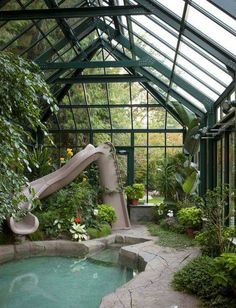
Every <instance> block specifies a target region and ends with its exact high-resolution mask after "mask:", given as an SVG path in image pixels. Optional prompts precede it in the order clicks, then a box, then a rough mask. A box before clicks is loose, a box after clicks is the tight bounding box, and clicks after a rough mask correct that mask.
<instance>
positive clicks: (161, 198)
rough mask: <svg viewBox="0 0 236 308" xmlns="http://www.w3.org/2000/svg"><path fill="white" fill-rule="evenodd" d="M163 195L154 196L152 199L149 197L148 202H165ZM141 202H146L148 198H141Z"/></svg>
mask: <svg viewBox="0 0 236 308" xmlns="http://www.w3.org/2000/svg"><path fill="white" fill-rule="evenodd" d="M163 199H164V198H163V197H154V198H152V199H148V202H149V203H154V204H159V203H162V202H163ZM139 201H140V202H139V203H140V204H144V203H145V202H146V198H143V199H141V200H139Z"/></svg>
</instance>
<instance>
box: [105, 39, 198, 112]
mask: <svg viewBox="0 0 236 308" xmlns="http://www.w3.org/2000/svg"><path fill="white" fill-rule="evenodd" d="M103 45H104V47H105V48H106V49H107V50H109V51H110V52H111V53H112V54H113V55H114V56H115V57H116V58H118V59H119V60H125V59H129V58H128V57H127V56H126V55H125V54H123V53H122V52H121V51H120V50H117V49H114V48H113V47H111V46H110V44H109V43H108V42H106V41H105V40H104V41H103ZM147 57H148V55H147ZM136 71H137V72H139V73H140V74H142V75H143V76H144V77H146V78H147V79H148V80H150V81H152V82H153V83H154V84H156V85H157V86H158V87H160V88H161V89H162V90H163V91H164V92H166V93H167V91H168V86H167V85H166V84H165V83H164V82H163V81H162V80H160V79H158V78H157V77H155V76H154V75H152V74H151V73H149V72H148V71H147V70H145V69H144V68H137V69H136ZM146 84H147V83H145V86H146ZM156 93H157V91H156ZM170 94H171V96H173V97H174V98H175V99H176V100H177V101H178V102H180V103H181V104H183V105H184V106H185V107H187V108H188V109H190V110H192V111H193V112H194V113H195V114H196V115H197V116H199V117H203V116H204V112H203V111H201V110H200V109H198V108H197V107H196V106H194V105H193V104H192V103H190V102H189V101H188V100H187V99H186V98H184V97H183V96H182V95H180V94H179V93H177V92H176V91H175V90H174V89H171V91H170ZM158 95H159V99H158V101H159V102H160V103H162V104H163V107H166V105H165V100H164V98H162V97H161V95H160V94H158Z"/></svg>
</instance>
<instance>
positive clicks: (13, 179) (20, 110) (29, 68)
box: [0, 52, 56, 224]
mask: <svg viewBox="0 0 236 308" xmlns="http://www.w3.org/2000/svg"><path fill="white" fill-rule="evenodd" d="M0 83H1V85H2V86H1V88H0V101H1V107H0V169H1V174H0V224H1V223H2V221H3V220H4V219H5V218H6V217H7V216H9V215H13V216H16V215H17V213H18V211H19V210H18V207H17V205H18V204H19V203H20V202H21V201H23V200H25V199H26V198H25V197H24V196H22V194H21V191H22V187H24V186H27V184H28V179H27V177H26V176H24V174H23V171H24V169H25V168H27V169H28V170H29V172H30V171H31V169H30V167H29V161H28V148H27V146H26V144H27V143H29V141H32V134H30V132H29V130H28V129H31V131H34V132H36V131H39V130H41V131H42V132H46V127H45V126H44V125H43V124H42V122H41V121H40V119H41V112H42V107H45V105H49V106H50V108H52V109H53V110H56V107H55V105H54V101H53V98H52V95H51V94H50V91H49V87H48V86H47V84H46V82H45V81H44V78H43V76H42V75H41V73H40V70H39V67H38V66H37V65H36V64H34V63H32V62H28V61H26V60H24V59H22V58H19V57H15V56H14V55H12V54H10V53H4V52H1V54H0Z"/></svg>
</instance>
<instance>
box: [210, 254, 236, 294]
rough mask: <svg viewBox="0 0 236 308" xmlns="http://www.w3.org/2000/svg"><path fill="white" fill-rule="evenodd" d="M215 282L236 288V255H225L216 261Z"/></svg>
mask: <svg viewBox="0 0 236 308" xmlns="http://www.w3.org/2000/svg"><path fill="white" fill-rule="evenodd" d="M214 265H215V269H214V270H215V271H214V273H215V274H214V275H213V279H214V282H215V283H216V284H219V285H223V286H225V287H227V286H230V287H233V288H236V253H223V254H222V255H221V256H220V257H218V258H215V260H214Z"/></svg>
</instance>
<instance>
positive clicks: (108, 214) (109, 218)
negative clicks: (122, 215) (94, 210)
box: [97, 204, 117, 225]
mask: <svg viewBox="0 0 236 308" xmlns="http://www.w3.org/2000/svg"><path fill="white" fill-rule="evenodd" d="M97 219H98V221H100V222H101V223H104V222H105V223H108V224H109V225H111V224H112V223H113V222H115V221H116V220H117V216H116V212H115V209H114V208H113V207H112V206H111V205H110V204H100V205H98V215H97Z"/></svg>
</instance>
